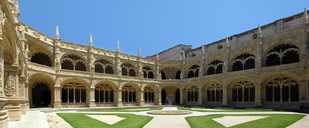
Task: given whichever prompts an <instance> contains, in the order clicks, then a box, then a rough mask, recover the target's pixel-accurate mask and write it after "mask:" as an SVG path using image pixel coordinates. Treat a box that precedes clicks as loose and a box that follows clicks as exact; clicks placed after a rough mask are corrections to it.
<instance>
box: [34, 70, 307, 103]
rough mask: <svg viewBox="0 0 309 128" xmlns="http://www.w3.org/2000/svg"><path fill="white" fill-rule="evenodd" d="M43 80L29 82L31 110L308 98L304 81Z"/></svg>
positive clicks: (288, 79) (282, 78)
mask: <svg viewBox="0 0 309 128" xmlns="http://www.w3.org/2000/svg"><path fill="white" fill-rule="evenodd" d="M41 76H42V75H40V77H41ZM44 79H45V80H43V81H33V82H31V84H32V85H30V86H29V87H30V88H29V90H28V95H29V99H30V100H29V102H30V107H102V106H144V105H145V106H147V105H207V106H236V107H254V106H278V107H282V106H289V107H292V108H293V107H296V108H297V107H300V104H301V103H303V102H305V99H306V97H308V96H307V92H306V91H308V87H307V84H306V81H297V80H295V79H293V78H290V77H284V76H281V77H274V78H271V79H269V80H267V81H263V82H261V83H256V82H252V81H249V80H243V79H239V80H234V81H231V82H230V83H229V84H222V83H216V82H212V83H209V84H208V83H206V84H204V85H194V84H189V85H185V86H177V85H164V84H162V85H147V84H145V85H139V84H135V83H126V82H124V83H121V84H120V85H117V84H115V83H114V82H112V81H104V82H97V83H96V84H93V85H90V84H89V83H88V82H87V81H84V80H82V79H69V80H65V81H63V82H61V83H59V84H54V83H53V82H51V83H48V82H49V81H50V80H46V79H47V78H44ZM56 83H57V82H56Z"/></svg>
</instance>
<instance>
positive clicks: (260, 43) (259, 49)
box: [255, 26, 264, 70]
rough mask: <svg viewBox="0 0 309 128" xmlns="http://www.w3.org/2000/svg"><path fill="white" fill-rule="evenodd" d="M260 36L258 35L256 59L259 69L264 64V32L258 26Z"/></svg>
mask: <svg viewBox="0 0 309 128" xmlns="http://www.w3.org/2000/svg"><path fill="white" fill-rule="evenodd" d="M257 33H258V35H257V36H258V37H257V45H256V47H257V50H256V61H255V65H256V68H257V69H258V70H260V69H261V67H262V64H263V56H264V55H263V34H262V28H261V27H260V26H259V27H258V32H257Z"/></svg>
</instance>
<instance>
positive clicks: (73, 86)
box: [61, 78, 90, 106]
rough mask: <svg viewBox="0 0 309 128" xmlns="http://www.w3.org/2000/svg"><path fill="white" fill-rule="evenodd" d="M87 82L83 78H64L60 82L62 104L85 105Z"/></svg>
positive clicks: (87, 91) (88, 86)
mask: <svg viewBox="0 0 309 128" xmlns="http://www.w3.org/2000/svg"><path fill="white" fill-rule="evenodd" d="M89 88H90V85H89V82H88V81H87V80H85V79H77V78H64V79H63V81H62V83H61V102H62V105H69V106H71V105H73V106H86V105H87V99H88V95H89V94H88V93H89Z"/></svg>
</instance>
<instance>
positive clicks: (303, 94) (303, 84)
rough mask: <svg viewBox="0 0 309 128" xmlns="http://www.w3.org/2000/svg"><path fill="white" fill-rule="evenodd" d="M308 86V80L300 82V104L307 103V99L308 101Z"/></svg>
mask: <svg viewBox="0 0 309 128" xmlns="http://www.w3.org/2000/svg"><path fill="white" fill-rule="evenodd" d="M306 86H308V85H307V82H306V80H301V81H299V101H300V102H306V99H307V95H306Z"/></svg>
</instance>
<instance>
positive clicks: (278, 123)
mask: <svg viewBox="0 0 309 128" xmlns="http://www.w3.org/2000/svg"><path fill="white" fill-rule="evenodd" d="M259 115H260V114H259ZM222 116H225V115H208V116H196V117H187V118H186V120H187V121H188V123H189V125H190V126H191V128H225V127H224V126H223V125H221V124H219V123H217V122H216V121H214V120H212V119H213V118H218V117H222ZM226 116H227V115H226ZM229 116H230V115H229ZM233 116H234V115H233ZM235 116H237V115H235ZM246 116H248V115H246ZM252 116H256V115H252ZM263 116H269V117H267V118H264V119H260V120H255V121H251V122H247V123H243V124H239V125H236V126H232V127H229V128H286V127H287V126H289V125H291V124H292V123H294V122H296V121H297V120H299V119H301V118H303V117H304V115H300V114H293V115H292V114H278V115H275V114H271V115H263Z"/></svg>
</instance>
